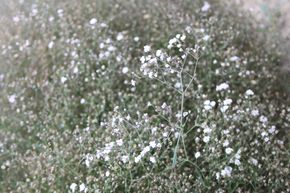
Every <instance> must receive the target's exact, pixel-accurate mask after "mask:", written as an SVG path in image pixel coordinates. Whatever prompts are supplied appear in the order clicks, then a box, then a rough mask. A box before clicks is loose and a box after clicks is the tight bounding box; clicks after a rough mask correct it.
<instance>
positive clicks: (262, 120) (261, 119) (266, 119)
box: [259, 115, 268, 123]
mask: <svg viewBox="0 0 290 193" xmlns="http://www.w3.org/2000/svg"><path fill="white" fill-rule="evenodd" d="M259 121H260V122H261V123H267V122H268V118H267V117H265V116H263V115H262V116H260V118H259Z"/></svg>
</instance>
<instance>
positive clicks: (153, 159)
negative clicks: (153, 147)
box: [149, 156, 156, 164]
mask: <svg viewBox="0 0 290 193" xmlns="http://www.w3.org/2000/svg"><path fill="white" fill-rule="evenodd" d="M149 161H150V162H151V163H153V164H155V163H156V159H155V157H153V156H151V157H150V158H149Z"/></svg>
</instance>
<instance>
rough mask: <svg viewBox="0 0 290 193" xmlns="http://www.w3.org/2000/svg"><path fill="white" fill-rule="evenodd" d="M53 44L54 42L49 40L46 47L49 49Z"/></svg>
mask: <svg viewBox="0 0 290 193" xmlns="http://www.w3.org/2000/svg"><path fill="white" fill-rule="evenodd" d="M53 45H54V42H53V41H51V42H49V43H48V45H47V47H48V48H49V49H52V48H53Z"/></svg>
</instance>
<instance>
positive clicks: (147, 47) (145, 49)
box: [144, 45, 151, 53]
mask: <svg viewBox="0 0 290 193" xmlns="http://www.w3.org/2000/svg"><path fill="white" fill-rule="evenodd" d="M150 50H151V46H149V45H146V46H144V52H145V53H146V52H150Z"/></svg>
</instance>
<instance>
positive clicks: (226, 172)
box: [221, 166, 233, 177]
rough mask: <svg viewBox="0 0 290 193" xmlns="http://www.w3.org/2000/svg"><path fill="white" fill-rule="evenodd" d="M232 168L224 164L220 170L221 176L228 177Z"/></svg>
mask: <svg viewBox="0 0 290 193" xmlns="http://www.w3.org/2000/svg"><path fill="white" fill-rule="evenodd" d="M232 170H233V168H232V167H230V166H226V167H225V168H224V169H223V170H222V171H221V176H223V177H230V176H231V174H232Z"/></svg>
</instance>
